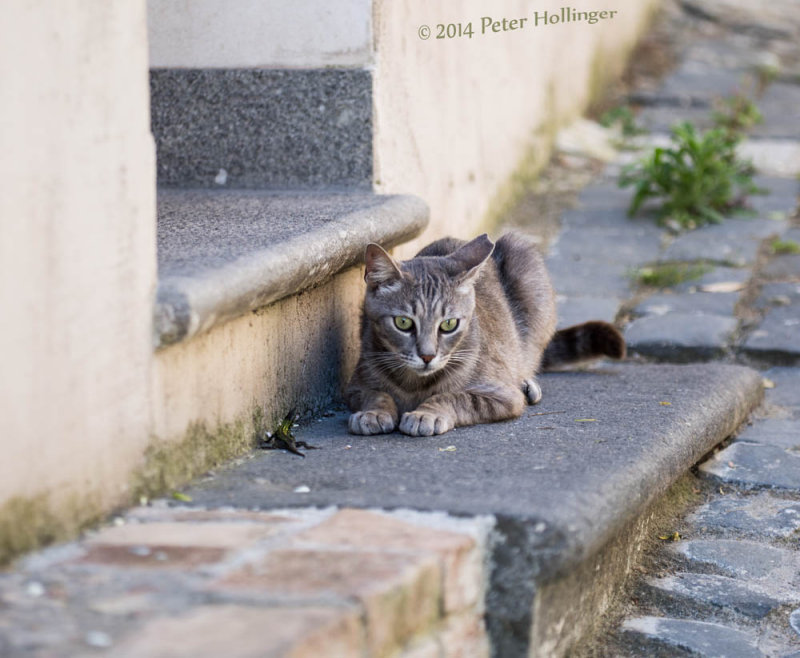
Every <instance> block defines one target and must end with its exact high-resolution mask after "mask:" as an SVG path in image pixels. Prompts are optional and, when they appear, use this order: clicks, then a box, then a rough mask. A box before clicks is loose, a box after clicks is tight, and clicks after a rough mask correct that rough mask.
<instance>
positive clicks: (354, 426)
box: [347, 411, 397, 435]
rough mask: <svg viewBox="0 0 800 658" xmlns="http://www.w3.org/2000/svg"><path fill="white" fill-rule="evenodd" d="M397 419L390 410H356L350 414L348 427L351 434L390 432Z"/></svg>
mask: <svg viewBox="0 0 800 658" xmlns="http://www.w3.org/2000/svg"><path fill="white" fill-rule="evenodd" d="M396 426H397V421H395V419H394V418H392V414H390V413H389V412H388V411H356V412H355V413H354V414H352V415H351V416H350V420H349V422H348V423H347V428H348V429H349V430H350V433H351V434H363V435H370V434H389V433H390V432H393V431H394V428H395V427H396Z"/></svg>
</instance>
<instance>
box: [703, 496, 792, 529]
mask: <svg viewBox="0 0 800 658" xmlns="http://www.w3.org/2000/svg"><path fill="white" fill-rule="evenodd" d="M689 522H690V523H691V524H692V525H693V526H694V527H697V528H699V529H700V531H701V532H720V533H724V534H730V535H732V536H739V537H741V536H747V537H756V538H767V539H773V538H782V539H786V538H789V537H791V536H792V535H794V534H795V533H797V532H798V531H800V502H798V501H793V500H784V499H781V498H776V497H775V496H773V495H771V494H770V493H767V492H761V493H758V494H756V495H754V496H752V495H751V496H740V495H736V494H729V495H726V496H719V497H716V498H714V499H713V500H711V501H710V502H708V503H706V504H705V505H703V506H702V507H700V509H698V510H697V511H695V512H694V513H692V514H691V515H690V517H689Z"/></svg>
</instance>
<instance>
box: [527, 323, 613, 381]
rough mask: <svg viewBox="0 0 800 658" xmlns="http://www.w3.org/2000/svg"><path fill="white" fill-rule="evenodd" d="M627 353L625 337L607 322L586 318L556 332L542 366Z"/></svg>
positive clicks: (551, 366)
mask: <svg viewBox="0 0 800 658" xmlns="http://www.w3.org/2000/svg"><path fill="white" fill-rule="evenodd" d="M602 356H610V357H611V358H613V359H622V358H624V357H625V339H624V338H623V337H622V334H621V333H620V332H619V331H618V330H617V328H616V327H614V326H613V325H611V324H609V323H608V322H598V321H593V322H584V323H583V324H576V325H574V326H572V327H567V328H566V329H561V330H559V331H557V332H556V333H555V335H554V336H553V339H552V340H551V341H550V343H549V344H548V345H547V347H546V348H545V350H544V356H543V358H542V369H547V368H554V367H558V366H562V365H567V364H570V363H578V362H580V361H585V360H587V359H595V358H597V357H602Z"/></svg>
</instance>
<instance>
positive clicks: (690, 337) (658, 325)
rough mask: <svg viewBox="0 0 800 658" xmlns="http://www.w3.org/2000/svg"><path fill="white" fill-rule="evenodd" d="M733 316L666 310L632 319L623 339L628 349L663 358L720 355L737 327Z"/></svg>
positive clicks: (703, 358)
mask: <svg viewBox="0 0 800 658" xmlns="http://www.w3.org/2000/svg"><path fill="white" fill-rule="evenodd" d="M737 324H738V323H737V321H736V319H735V318H732V317H727V316H722V315H701V314H692V313H667V314H666V315H649V316H646V317H643V318H638V319H636V320H634V321H633V322H631V323H630V324H629V325H628V327H627V329H626V330H625V340H626V341H627V343H628V349H629V350H630V351H631V352H635V353H637V354H641V355H642V356H646V357H651V358H656V359H660V360H664V361H672V362H679V363H687V362H691V361H706V360H710V359H715V358H718V357H721V356H722V355H724V354H725V351H726V349H727V347H728V346H729V345H730V342H731V339H732V336H733V332H734V331H735V330H736V327H737Z"/></svg>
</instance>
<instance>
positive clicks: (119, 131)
mask: <svg viewBox="0 0 800 658" xmlns="http://www.w3.org/2000/svg"><path fill="white" fill-rule="evenodd" d="M147 75H148V73H147V34H146V6H145V0H127V1H126V2H85V1H82V0H59V1H58V2H30V0H6V1H5V2H4V3H3V20H2V23H1V24H0V88H2V99H3V100H2V103H0V181H2V194H0V444H1V445H2V448H1V450H2V459H0V506H2V503H3V502H5V501H6V500H7V499H8V498H9V497H11V496H35V495H38V494H51V502H52V503H53V505H54V506H55V507H58V506H59V505H60V504H61V503H63V502H64V501H68V500H71V499H72V497H73V494H75V495H77V496H79V497H89V498H95V499H98V500H102V501H103V505H105V507H110V506H112V505H113V504H114V503H115V502H116V501H117V500H119V496H120V490H121V488H122V487H123V486H124V485H125V484H127V475H128V471H129V469H130V467H131V465H132V464H133V463H135V461H136V460H138V459H139V458H140V456H141V451H142V447H143V445H144V444H145V443H146V441H147V438H148V433H149V427H150V415H149V413H150V412H149V406H148V390H149V376H150V368H151V362H152V347H151V317H152V295H153V291H154V286H155V275H156V265H155V198H154V195H155V173H154V145H153V142H152V137H151V135H150V130H149V123H150V121H149V91H148V77H147ZM87 512H88V510H87ZM77 514H78V515H80V514H81V511H80V510H77Z"/></svg>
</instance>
